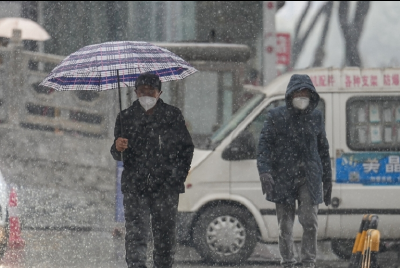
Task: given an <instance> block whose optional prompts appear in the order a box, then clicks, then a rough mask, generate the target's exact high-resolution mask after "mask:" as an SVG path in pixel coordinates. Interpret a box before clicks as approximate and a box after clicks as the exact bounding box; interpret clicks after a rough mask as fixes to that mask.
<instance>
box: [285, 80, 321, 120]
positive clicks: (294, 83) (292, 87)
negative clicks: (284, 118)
mask: <svg viewBox="0 0 400 268" xmlns="http://www.w3.org/2000/svg"><path fill="white" fill-rule="evenodd" d="M303 88H307V89H308V90H310V92H311V97H310V104H309V105H308V107H307V108H306V109H304V110H299V109H296V108H294V107H293V104H292V99H293V97H292V96H293V93H294V92H296V91H299V90H300V89H303ZM285 100H286V107H287V109H288V110H289V111H291V112H295V113H300V114H309V113H312V111H314V109H315V107H317V105H318V102H319V95H318V93H317V90H316V89H315V87H314V85H313V83H312V81H311V79H310V77H309V76H308V75H306V74H294V75H292V77H291V78H290V81H289V84H288V86H287V89H286V95H285Z"/></svg>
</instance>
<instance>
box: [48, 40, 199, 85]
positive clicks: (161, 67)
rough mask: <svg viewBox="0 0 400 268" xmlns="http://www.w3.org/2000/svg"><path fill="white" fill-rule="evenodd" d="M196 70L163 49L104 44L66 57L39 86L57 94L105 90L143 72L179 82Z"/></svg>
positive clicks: (131, 81) (143, 44)
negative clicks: (73, 91)
mask: <svg viewBox="0 0 400 268" xmlns="http://www.w3.org/2000/svg"><path fill="white" fill-rule="evenodd" d="M196 71H197V70H196V69H195V68H193V67H192V66H191V65H190V64H189V63H187V62H186V61H184V60H183V59H182V58H180V57H178V56H177V55H175V54H173V53H172V52H170V51H168V50H167V49H165V48H161V47H158V46H155V45H153V44H150V43H147V42H134V41H119V42H106V43H101V44H95V45H90V46H86V47H83V48H81V49H79V50H78V51H76V52H74V53H72V54H71V55H69V56H68V57H66V58H65V59H64V60H63V61H62V62H61V63H60V64H59V65H58V66H57V67H55V68H54V69H53V70H52V71H51V73H50V74H49V75H48V76H47V77H46V78H45V79H44V80H43V81H42V83H40V86H45V87H50V88H53V89H55V90H58V91H64V90H96V91H102V90H108V89H114V88H118V87H119V79H120V81H121V82H122V83H124V84H125V85H126V86H134V84H135V80H136V78H137V77H138V76H139V75H140V74H141V73H144V72H153V73H155V74H157V75H158V76H159V77H160V80H161V81H162V82H167V81H173V80H179V79H183V78H185V77H187V76H188V75H191V74H193V73H195V72H196Z"/></svg>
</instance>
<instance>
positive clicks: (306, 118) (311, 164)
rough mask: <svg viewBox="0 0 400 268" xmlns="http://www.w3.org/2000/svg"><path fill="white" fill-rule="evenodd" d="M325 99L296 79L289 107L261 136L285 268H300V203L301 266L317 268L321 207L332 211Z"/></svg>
mask: <svg viewBox="0 0 400 268" xmlns="http://www.w3.org/2000/svg"><path fill="white" fill-rule="evenodd" d="M319 99H320V97H319V95H318V93H317V91H316V89H315V87H314V85H313V83H312V81H311V79H310V77H309V76H308V75H299V74H294V75H293V76H292V77H291V79H290V81H289V84H288V86H287V91H286V96H285V101H286V106H281V107H277V108H275V109H272V110H270V111H269V112H268V114H267V119H266V121H265V123H264V127H263V129H262V131H261V136H260V140H259V145H258V152H257V154H258V155H257V168H258V171H259V174H260V180H261V186H262V191H263V194H266V199H267V200H268V201H271V202H274V203H275V205H276V215H277V219H278V225H279V241H278V243H279V251H280V254H281V264H282V265H283V267H296V266H295V265H296V259H295V258H294V252H293V223H294V219H295V212H296V200H297V202H298V217H299V222H300V224H301V225H302V227H303V237H302V243H301V262H302V265H303V267H315V262H316V250H317V231H318V219H317V214H318V205H319V204H320V203H322V202H324V203H325V205H326V206H329V205H330V202H331V192H332V171H331V162H330V156H329V144H328V141H327V139H326V133H325V126H324V118H323V116H322V113H321V112H320V111H318V110H317V109H315V108H316V107H317V105H318V102H319Z"/></svg>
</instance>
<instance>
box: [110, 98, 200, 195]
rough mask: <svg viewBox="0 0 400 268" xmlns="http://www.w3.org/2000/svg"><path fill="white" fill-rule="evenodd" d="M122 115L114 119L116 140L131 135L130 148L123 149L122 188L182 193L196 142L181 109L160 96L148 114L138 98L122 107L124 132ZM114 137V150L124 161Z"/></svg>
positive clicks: (119, 159)
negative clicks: (127, 106) (128, 105)
mask: <svg viewBox="0 0 400 268" xmlns="http://www.w3.org/2000/svg"><path fill="white" fill-rule="evenodd" d="M119 117H120V114H118V116H117V120H116V122H115V130H114V136H115V140H116V139H117V138H119V137H122V138H126V139H128V148H127V149H126V150H125V151H124V152H123V162H124V171H123V173H122V177H121V188H122V192H123V193H125V192H128V191H129V192H134V193H140V194H146V193H151V192H152V193H154V192H157V191H173V192H179V193H183V192H184V191H185V187H184V182H185V179H186V176H187V174H188V172H189V169H190V164H191V161H192V157H193V150H194V146H193V142H192V138H191V137H190V134H189V132H188V130H187V128H186V125H185V120H184V118H183V116H182V113H181V111H180V110H179V109H178V108H176V107H173V106H171V105H168V104H166V103H164V102H163V101H162V100H161V99H159V100H158V101H157V104H156V106H155V111H154V113H153V114H152V115H146V114H145V110H144V109H143V108H142V106H141V105H140V103H139V101H135V102H133V104H132V105H131V106H130V107H129V108H128V109H126V110H123V111H122V122H123V123H122V124H123V134H121V126H120V121H119V120H120V119H119ZM115 140H114V143H113V145H112V146H111V154H112V156H113V157H114V159H115V160H118V161H121V153H120V152H118V151H117V149H116V146H115Z"/></svg>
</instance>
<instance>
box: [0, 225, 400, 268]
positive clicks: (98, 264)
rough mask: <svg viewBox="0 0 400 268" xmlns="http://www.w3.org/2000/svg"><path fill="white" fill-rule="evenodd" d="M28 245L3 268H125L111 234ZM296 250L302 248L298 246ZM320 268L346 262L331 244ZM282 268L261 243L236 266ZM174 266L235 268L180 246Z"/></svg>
mask: <svg viewBox="0 0 400 268" xmlns="http://www.w3.org/2000/svg"><path fill="white" fill-rule="evenodd" d="M22 237H23V238H24V239H25V242H26V246H25V248H24V249H22V250H8V251H7V252H6V255H5V256H4V258H3V260H2V263H1V265H0V268H6V267H7V268H25V267H38V268H39V267H40V268H55V267H61V268H63V267H77V268H109V267H110V268H111V267H116V268H125V267H126V264H125V262H124V244H123V243H124V240H123V239H122V238H115V237H113V236H112V232H111V231H101V230H98V231H91V232H85V231H49V230H47V231H37V230H23V232H22ZM296 249H297V251H298V250H299V246H297V247H296ZM385 254H386V255H384V254H382V256H381V257H380V258H381V259H382V262H385V263H384V264H383V263H382V262H381V263H382V264H383V265H382V264H381V267H385V268H392V267H400V266H397V264H398V261H397V255H396V254H394V253H390V254H389V253H385ZM318 256H319V258H318V267H319V268H321V267H324V268H342V267H343V268H344V267H347V262H345V261H342V260H339V259H338V258H337V257H336V256H335V255H334V254H333V253H332V252H331V250H330V244H329V242H323V243H320V244H319V247H318ZM238 266H240V267H244V268H250V267H251V268H253V267H280V266H279V254H278V249H277V246H276V245H265V244H258V245H257V247H256V249H255V251H254V253H253V255H252V257H251V258H250V259H249V261H247V262H246V263H243V264H241V265H237V266H236V267H238ZM174 267H176V268H183V267H191V268H198V267H232V266H210V265H208V264H205V263H203V262H202V261H201V259H200V257H199V256H198V254H197V253H196V251H195V250H194V249H193V248H191V247H186V246H179V247H178V251H177V255H176V262H175V265H174Z"/></svg>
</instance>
